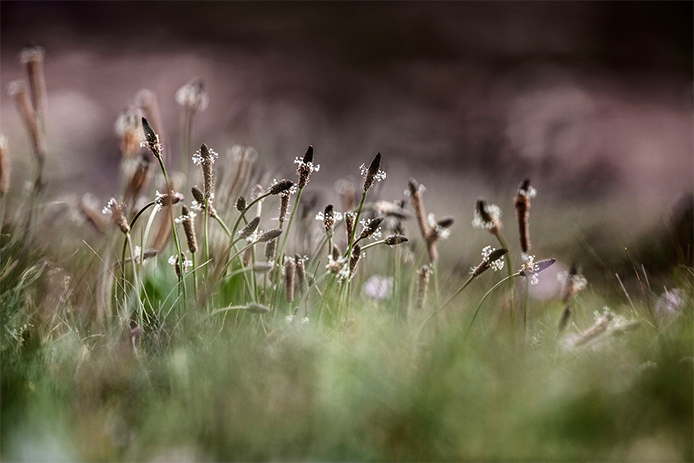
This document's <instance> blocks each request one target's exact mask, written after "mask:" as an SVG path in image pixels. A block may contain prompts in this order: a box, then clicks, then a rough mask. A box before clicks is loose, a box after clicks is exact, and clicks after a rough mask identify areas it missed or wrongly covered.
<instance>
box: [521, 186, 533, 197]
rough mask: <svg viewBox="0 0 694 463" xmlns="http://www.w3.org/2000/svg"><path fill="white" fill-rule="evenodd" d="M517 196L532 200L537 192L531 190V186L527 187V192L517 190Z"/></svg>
mask: <svg viewBox="0 0 694 463" xmlns="http://www.w3.org/2000/svg"><path fill="white" fill-rule="evenodd" d="M518 194H520V195H523V196H527V197H528V198H534V197H535V196H537V190H535V188H533V187H532V186H529V187H528V189H527V190H524V189H520V190H518Z"/></svg>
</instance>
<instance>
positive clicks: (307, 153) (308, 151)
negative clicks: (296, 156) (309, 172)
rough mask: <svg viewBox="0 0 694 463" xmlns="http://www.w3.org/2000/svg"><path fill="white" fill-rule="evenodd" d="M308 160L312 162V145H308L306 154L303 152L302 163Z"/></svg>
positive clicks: (306, 162)
mask: <svg viewBox="0 0 694 463" xmlns="http://www.w3.org/2000/svg"><path fill="white" fill-rule="evenodd" d="M309 162H313V145H308V149H307V150H306V154H304V164H308V163H309Z"/></svg>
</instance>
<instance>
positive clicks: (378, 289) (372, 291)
mask: <svg viewBox="0 0 694 463" xmlns="http://www.w3.org/2000/svg"><path fill="white" fill-rule="evenodd" d="M361 291H362V294H363V295H364V296H365V297H366V298H368V299H372V300H374V301H382V300H384V299H386V298H388V297H390V296H391V295H392V294H393V277H384V276H381V275H372V276H371V277H369V279H368V280H366V282H365V283H364V286H362V288H361Z"/></svg>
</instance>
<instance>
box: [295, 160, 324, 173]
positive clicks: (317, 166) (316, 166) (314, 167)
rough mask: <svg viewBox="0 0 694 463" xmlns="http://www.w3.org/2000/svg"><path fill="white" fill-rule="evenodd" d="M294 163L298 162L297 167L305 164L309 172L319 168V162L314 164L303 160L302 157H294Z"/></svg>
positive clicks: (316, 170)
mask: <svg viewBox="0 0 694 463" xmlns="http://www.w3.org/2000/svg"><path fill="white" fill-rule="evenodd" d="M294 164H299V167H301V166H306V167H308V170H309V171H310V173H313V172H318V171H319V170H320V164H314V163H312V162H304V160H303V159H302V158H295V159H294Z"/></svg>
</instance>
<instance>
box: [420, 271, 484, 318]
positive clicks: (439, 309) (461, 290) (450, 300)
mask: <svg viewBox="0 0 694 463" xmlns="http://www.w3.org/2000/svg"><path fill="white" fill-rule="evenodd" d="M474 279H475V277H474V276H470V278H468V279H467V281H466V282H465V283H463V286H461V287H460V289H459V290H458V291H456V293H455V294H454V295H452V296H451V297H450V299H448V300H447V301H446V302H445V303H444V304H443V305H442V306H441V307H439V308H438V309H437V310H436V311H434V313H432V314H431V315H429V316H428V317H427V318H425V319H424V321H423V322H422V323H421V324H420V325H419V330H420V331H421V329H422V327H423V326H424V325H425V324H426V323H427V322H428V321H429V320H431V319H432V318H434V317H435V316H436V315H438V314H439V312H441V311H442V310H443V309H445V308H446V306H448V304H450V303H451V302H452V301H453V299H455V298H456V297H457V296H458V294H460V293H462V292H463V291H464V290H465V288H467V287H468V285H469V284H470V283H472V280H474Z"/></svg>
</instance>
